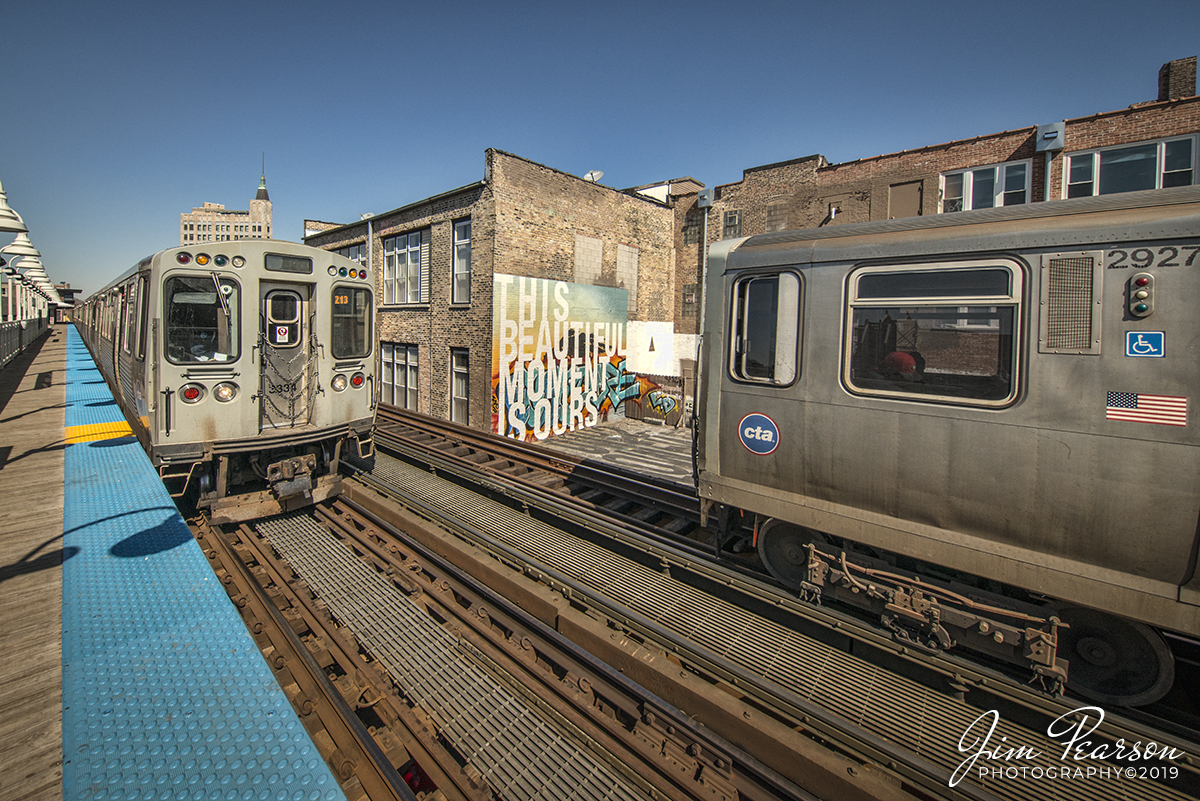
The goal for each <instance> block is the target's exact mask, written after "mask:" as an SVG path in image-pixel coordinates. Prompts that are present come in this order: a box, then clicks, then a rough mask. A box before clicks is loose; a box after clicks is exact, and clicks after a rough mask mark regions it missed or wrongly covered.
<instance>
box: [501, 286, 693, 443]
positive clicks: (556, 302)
mask: <svg viewBox="0 0 1200 801" xmlns="http://www.w3.org/2000/svg"><path fill="white" fill-rule="evenodd" d="M493 282H494V283H493V289H494V292H493V298H494V301H493V302H494V304H495V305H494V308H493V315H492V319H493V320H494V324H493V325H494V329H493V347H492V354H493V357H492V389H493V394H492V430H493V431H495V432H496V433H498V434H502V435H504V436H507V437H511V438H513V439H522V440H544V439H546V438H547V437H551V436H554V435H555V434H563V433H565V432H567V431H574V430H576V429H579V428H590V427H591V426H594V425H596V424H597V423H599V422H601V421H602V420H605V419H607V418H608V416H609V415H610V414H611V413H612V412H613V411H614V410H616V409H617V408H618V407H620V406H621V404H623V403H625V402H626V401H630V400H633V401H636V402H638V403H647V404H657V406H655V407H654V408H656V409H658V410H659V411H660V412H661V410H662V407H663V404H668V403H676V401H675V399H674V398H672V397H671V396H669V395H667V394H665V393H661V392H659V387H658V386H657V385H656V384H654V383H653V382H652V381H648V380H646V379H644V378H640V377H639V376H637V375H636V374H634V373H632V372H630V371H629V370H628V369H627V365H628V355H629V354H628V348H629V333H628V317H627V314H626V310H627V309H628V302H627V292H626V291H625V290H624V289H614V288H612V287H603V286H591V285H588V284H572V283H568V282H566V281H552V280H549V279H544V278H528V277H524V276H515V275H503V274H496V275H495V276H494V277H493Z"/></svg>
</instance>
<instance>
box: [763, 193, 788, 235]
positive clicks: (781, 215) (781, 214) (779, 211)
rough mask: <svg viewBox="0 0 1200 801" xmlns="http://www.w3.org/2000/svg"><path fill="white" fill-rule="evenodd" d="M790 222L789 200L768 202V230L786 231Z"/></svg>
mask: <svg viewBox="0 0 1200 801" xmlns="http://www.w3.org/2000/svg"><path fill="white" fill-rule="evenodd" d="M787 223H788V202H787V201H786V200H772V201H771V202H770V203H768V204H767V230H768V231H786V230H787Z"/></svg>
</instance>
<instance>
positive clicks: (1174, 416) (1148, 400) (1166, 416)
mask: <svg viewBox="0 0 1200 801" xmlns="http://www.w3.org/2000/svg"><path fill="white" fill-rule="evenodd" d="M1187 403H1188V402H1187V398H1179V397H1176V396H1174V395H1143V394H1142V393H1140V392H1110V393H1108V406H1107V408H1106V409H1105V411H1104V416H1105V417H1106V418H1107V419H1109V420H1125V421H1128V422H1131V423H1155V424H1157V425H1160V426H1186V425H1187Z"/></svg>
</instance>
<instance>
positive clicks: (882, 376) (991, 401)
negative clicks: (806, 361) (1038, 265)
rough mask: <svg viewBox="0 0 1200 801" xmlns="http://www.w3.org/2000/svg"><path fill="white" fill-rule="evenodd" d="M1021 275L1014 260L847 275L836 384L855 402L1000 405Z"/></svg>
mask: <svg viewBox="0 0 1200 801" xmlns="http://www.w3.org/2000/svg"><path fill="white" fill-rule="evenodd" d="M1021 282H1022V273H1021V270H1020V268H1019V267H1018V266H1017V265H1016V264H1013V263H1007V262H1002V263H988V264H986V265H966V264H962V263H955V264H939V265H919V266H912V267H904V268H894V267H889V268H875V267H872V268H864V269H862V270H859V271H857V272H855V273H852V274H851V276H850V282H849V300H848V305H849V308H848V310H847V315H846V318H847V330H846V339H845V345H844V353H845V362H844V379H845V382H846V384H847V387H848V388H849V389H850V390H851V391H852V392H855V393H856V394H860V395H881V396H887V397H903V398H905V399H908V400H930V401H934V402H942V403H956V404H964V405H976V406H1002V405H1004V404H1007V403H1009V402H1011V401H1012V400H1013V398H1015V397H1016V392H1017V380H1016V365H1017V340H1016V337H1015V336H1014V330H1015V325H1016V321H1017V320H1019V319H1020V298H1021Z"/></svg>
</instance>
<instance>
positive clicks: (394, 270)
mask: <svg viewBox="0 0 1200 801" xmlns="http://www.w3.org/2000/svg"><path fill="white" fill-rule="evenodd" d="M427 243H428V231H414V232H413V233H411V234H400V235H399V236H393V237H388V238H387V239H385V240H383V302H384V304H385V305H387V304H395V303H422V302H424V300H425V299H426V296H425V293H424V292H423V291H422V290H423V288H424V285H425V276H426V264H425V261H426V260H425V259H424V258H423V255H424V252H425V245H426V244H427Z"/></svg>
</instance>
